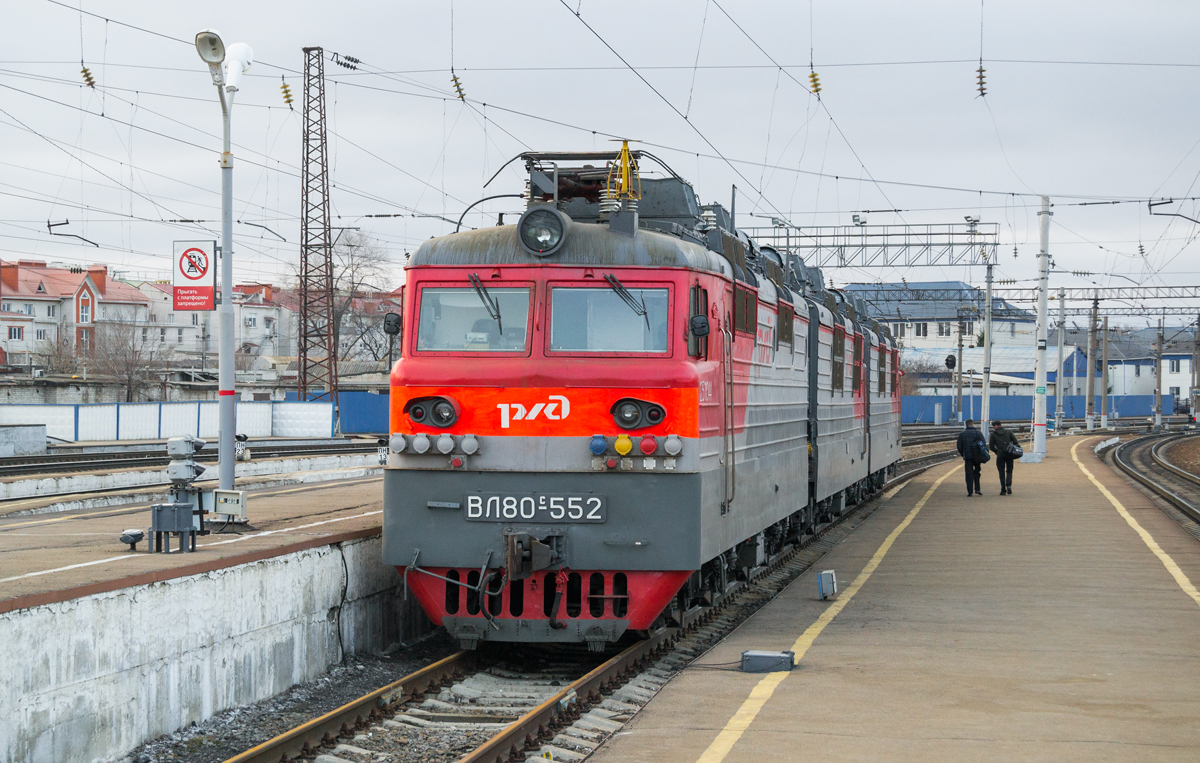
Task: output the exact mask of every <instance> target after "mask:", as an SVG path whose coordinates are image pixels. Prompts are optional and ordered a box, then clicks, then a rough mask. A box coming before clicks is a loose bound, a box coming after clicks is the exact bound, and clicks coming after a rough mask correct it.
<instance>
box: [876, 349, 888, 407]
mask: <svg viewBox="0 0 1200 763" xmlns="http://www.w3.org/2000/svg"><path fill="white" fill-rule="evenodd" d="M885 390H887V346H886V345H883V344H881V345H879V383H878V384H877V385H876V387H875V394H877V395H879V396H880V397H883V393H884V391H885Z"/></svg>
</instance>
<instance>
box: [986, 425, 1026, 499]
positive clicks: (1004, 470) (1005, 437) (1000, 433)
mask: <svg viewBox="0 0 1200 763" xmlns="http://www.w3.org/2000/svg"><path fill="white" fill-rule="evenodd" d="M1009 445H1017V447H1020V446H1019V445H1018V444H1017V436H1016V435H1015V434H1013V433H1012V432H1010V431H1008V430H1007V429H1005V428H1004V426H1003V425H1002V424H1001V423H1000V422H999V421H993V422H992V436H991V438H990V439H989V440H988V447H989V448H990V449H991V451H992V452H993V453H995V454H996V471H998V472H1000V495H1012V473H1013V461H1015V460H1016V459H1015V458H1013V457H1012V456H1011V455H1009V451H1008V448H1009Z"/></svg>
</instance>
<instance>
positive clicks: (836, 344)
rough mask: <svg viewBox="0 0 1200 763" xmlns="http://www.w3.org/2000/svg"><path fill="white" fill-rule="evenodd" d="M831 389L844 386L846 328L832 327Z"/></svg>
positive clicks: (843, 387)
mask: <svg viewBox="0 0 1200 763" xmlns="http://www.w3.org/2000/svg"><path fill="white" fill-rule="evenodd" d="M832 383H833V389H839V390H840V389H845V388H846V329H845V328H843V327H842V326H834V327H833V379H832Z"/></svg>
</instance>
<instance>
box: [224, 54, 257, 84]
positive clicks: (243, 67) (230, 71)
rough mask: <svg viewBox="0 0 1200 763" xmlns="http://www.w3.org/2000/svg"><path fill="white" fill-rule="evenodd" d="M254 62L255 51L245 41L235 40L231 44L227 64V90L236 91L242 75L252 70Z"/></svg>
mask: <svg viewBox="0 0 1200 763" xmlns="http://www.w3.org/2000/svg"><path fill="white" fill-rule="evenodd" d="M253 63H254V51H253V50H251V48H250V46H249V45H247V44H246V43H244V42H235V43H234V44H232V45H230V46H229V58H228V61H227V62H226V64H225V91H226V92H228V93H235V92H237V89H238V84H239V83H240V82H241V81H242V75H243V74H245V73H246V72H248V71H250V65H251V64H253Z"/></svg>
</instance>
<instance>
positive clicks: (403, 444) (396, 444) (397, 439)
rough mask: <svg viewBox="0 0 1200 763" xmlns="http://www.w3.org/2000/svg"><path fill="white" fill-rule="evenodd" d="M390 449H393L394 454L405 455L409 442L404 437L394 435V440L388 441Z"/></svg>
mask: <svg viewBox="0 0 1200 763" xmlns="http://www.w3.org/2000/svg"><path fill="white" fill-rule="evenodd" d="M388 447H389V448H391V449H392V452H393V453H403V452H404V449H405V448H407V447H408V441H407V440H405V439H404V435H402V434H394V435H392V439H390V440H388Z"/></svg>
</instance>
